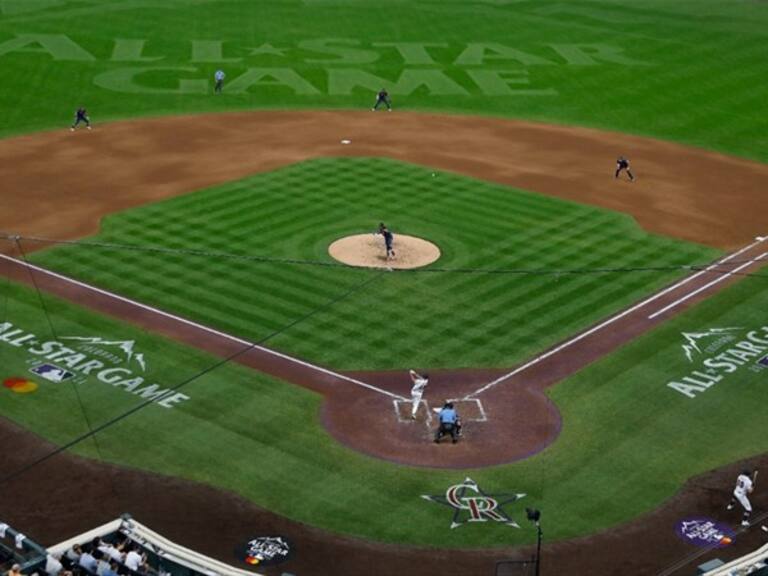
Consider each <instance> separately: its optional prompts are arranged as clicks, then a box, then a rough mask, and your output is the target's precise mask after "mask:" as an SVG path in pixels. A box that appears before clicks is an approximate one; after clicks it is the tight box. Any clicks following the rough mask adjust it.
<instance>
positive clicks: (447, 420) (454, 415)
mask: <svg viewBox="0 0 768 576" xmlns="http://www.w3.org/2000/svg"><path fill="white" fill-rule="evenodd" d="M438 419H439V420H440V427H439V428H438V429H437V434H435V443H436V444H440V440H441V439H442V437H443V436H445V435H446V434H450V435H451V440H452V441H453V443H454V444H456V442H458V441H459V428H460V426H461V422H460V421H459V414H458V412H456V410H455V409H454V407H453V402H446V403H445V406H443V409H442V410H440V414H438Z"/></svg>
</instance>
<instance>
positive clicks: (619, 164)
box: [613, 156, 635, 182]
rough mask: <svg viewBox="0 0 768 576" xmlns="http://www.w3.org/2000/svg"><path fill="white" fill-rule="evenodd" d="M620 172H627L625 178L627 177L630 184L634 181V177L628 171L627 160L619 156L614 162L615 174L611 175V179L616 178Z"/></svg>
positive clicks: (630, 171)
mask: <svg viewBox="0 0 768 576" xmlns="http://www.w3.org/2000/svg"><path fill="white" fill-rule="evenodd" d="M622 170H626V171H627V176H629V181H630V182H634V181H635V177H634V176H633V175H632V170H630V169H629V160H627V159H626V158H624V156H619V157H618V159H617V160H616V173H615V174H614V175H613V177H614V178H618V177H619V174H621V171H622Z"/></svg>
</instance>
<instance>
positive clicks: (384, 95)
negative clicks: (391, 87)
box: [372, 88, 392, 112]
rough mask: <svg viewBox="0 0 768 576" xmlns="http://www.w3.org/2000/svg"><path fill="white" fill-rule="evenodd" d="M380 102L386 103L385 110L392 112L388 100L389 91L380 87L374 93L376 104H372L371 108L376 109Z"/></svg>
mask: <svg viewBox="0 0 768 576" xmlns="http://www.w3.org/2000/svg"><path fill="white" fill-rule="evenodd" d="M381 104H384V105H386V107H387V110H389V111H390V112H392V103H391V102H390V101H389V93H388V92H387V91H386V90H384V88H382V89H381V90H380V91H379V93H378V94H377V95H376V104H374V106H373V108H372V110H378V109H379V106H380V105H381Z"/></svg>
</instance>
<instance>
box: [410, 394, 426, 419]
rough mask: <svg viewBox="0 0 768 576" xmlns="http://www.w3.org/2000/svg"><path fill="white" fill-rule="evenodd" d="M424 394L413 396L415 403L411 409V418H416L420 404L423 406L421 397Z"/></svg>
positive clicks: (412, 400) (412, 399)
mask: <svg viewBox="0 0 768 576" xmlns="http://www.w3.org/2000/svg"><path fill="white" fill-rule="evenodd" d="M422 395H423V394H422V393H421V392H419V393H418V394H411V402H413V406H412V407H411V417H412V418H415V417H416V412H417V411H418V410H419V404H421V397H422Z"/></svg>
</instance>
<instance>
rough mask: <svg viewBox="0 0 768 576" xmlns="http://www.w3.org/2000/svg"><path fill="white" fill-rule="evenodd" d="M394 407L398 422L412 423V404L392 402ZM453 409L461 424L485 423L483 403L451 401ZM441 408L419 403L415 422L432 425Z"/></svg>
mask: <svg viewBox="0 0 768 576" xmlns="http://www.w3.org/2000/svg"><path fill="white" fill-rule="evenodd" d="M392 402H393V404H394V406H395V415H396V416H397V421H398V422H403V423H405V422H413V421H414V420H413V419H412V418H411V413H412V412H411V411H412V410H413V402H411V401H410V400H393V401H392ZM450 402H453V407H454V408H456V411H457V412H458V413H459V416H461V420H462V422H487V421H488V417H487V416H486V415H485V409H484V408H483V403H482V402H480V400H478V399H477V398H470V399H452V400H450ZM441 408H442V406H436V407H430V406H429V404H428V403H427V401H426V400H421V401H420V402H419V407H418V408H417V410H416V421H418V422H424V421H426V422H427V424H431V423H432V417H433V414H437V413H438V412H440V409H441Z"/></svg>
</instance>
